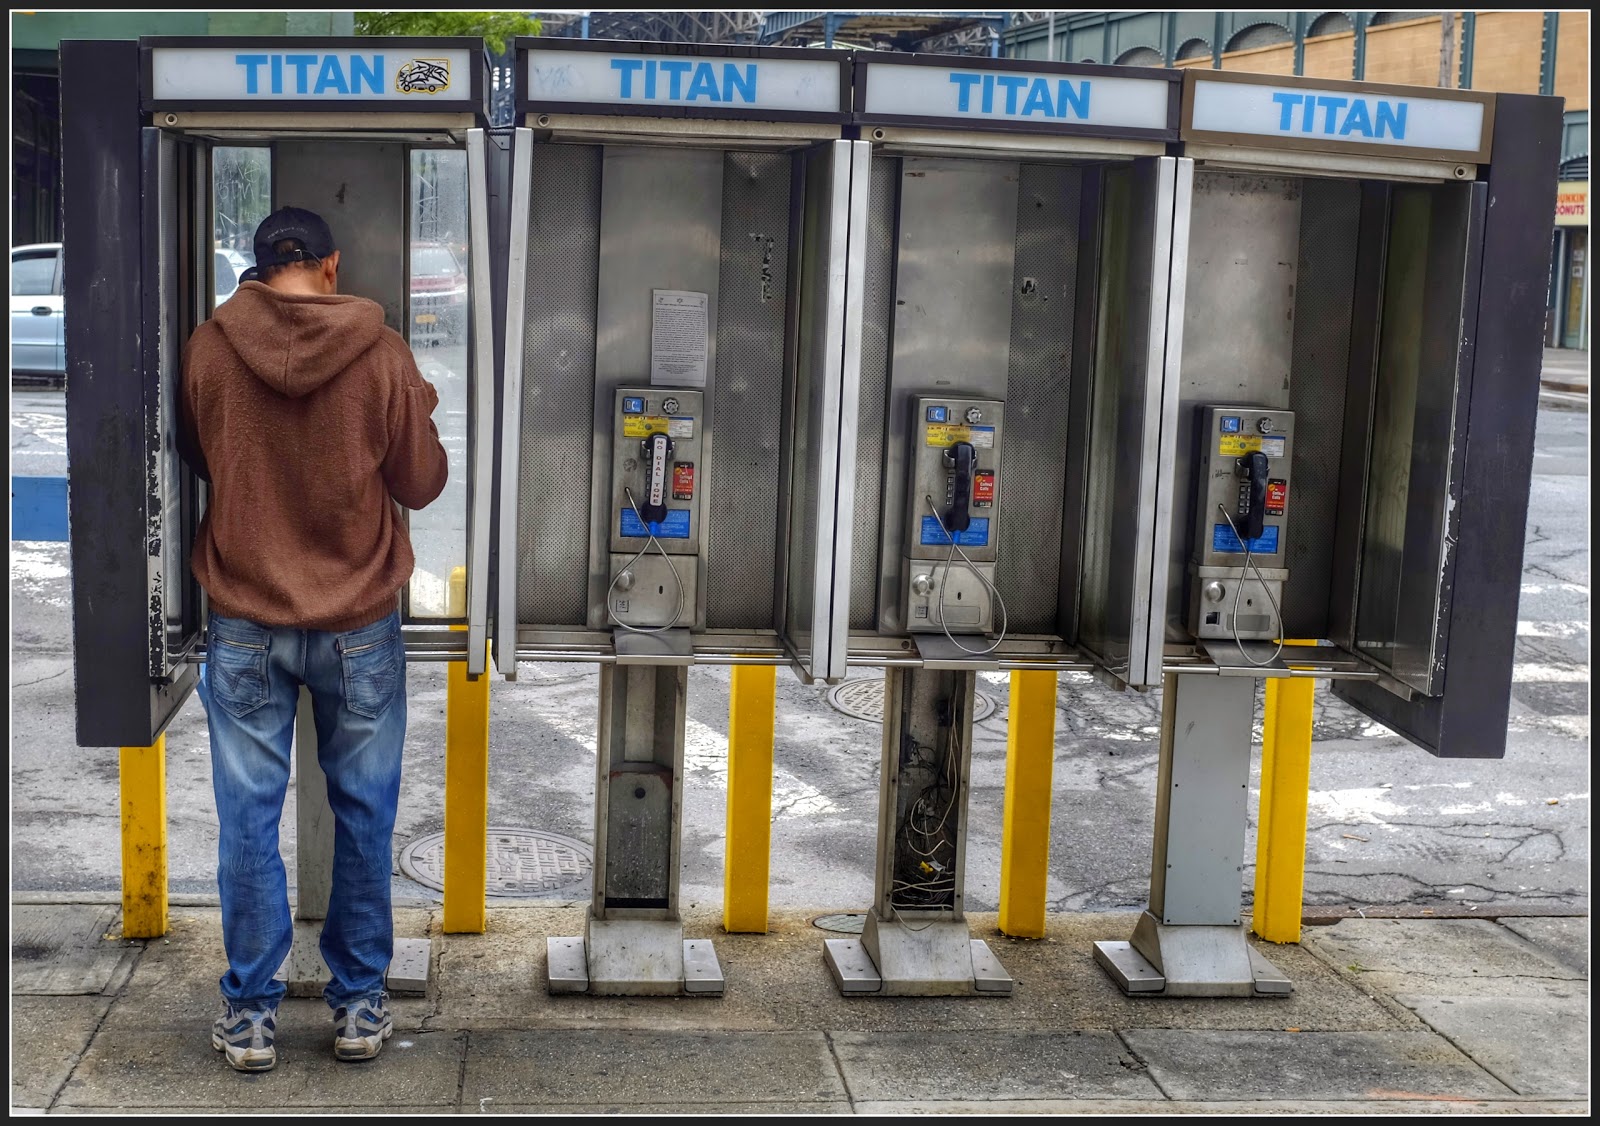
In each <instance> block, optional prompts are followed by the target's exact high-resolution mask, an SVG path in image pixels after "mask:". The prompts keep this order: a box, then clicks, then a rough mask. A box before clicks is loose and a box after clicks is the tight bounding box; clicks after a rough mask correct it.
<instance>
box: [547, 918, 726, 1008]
mask: <svg viewBox="0 0 1600 1126" xmlns="http://www.w3.org/2000/svg"><path fill="white" fill-rule="evenodd" d="M668 925H669V926H674V925H675V924H668ZM677 933H678V935H679V936H681V935H682V933H683V931H682V928H681V927H679V928H678V929H677ZM678 942H679V948H680V957H681V961H680V962H679V969H678V973H677V976H676V977H671V976H645V974H644V973H641V974H640V976H639V977H638V978H636V979H634V980H626V979H624V978H619V977H617V976H616V975H615V974H613V975H611V976H610V977H608V978H607V979H605V980H600V981H591V980H590V977H589V956H588V946H587V944H586V943H585V942H584V940H583V938H582V937H581V936H577V935H574V936H572V937H570V938H547V939H545V975H546V976H545V986H546V988H547V989H548V991H549V992H550V993H552V994H557V993H589V994H594V995H597V996H598V995H608V996H615V997H640V996H662V995H668V996H670V995H672V994H676V993H684V994H687V995H689V996H692V997H720V996H722V993H723V990H724V988H725V985H726V983H725V981H724V979H723V976H722V963H721V962H720V961H719V960H718V958H717V951H716V948H715V947H714V946H713V945H712V943H711V940H710V939H705V938H682V937H679V939H678ZM645 961H647V962H655V961H658V959H655V958H647V959H646V960H645ZM614 964H615V963H614ZM639 965H640V966H642V965H643V963H640V964H639ZM636 968H638V967H637V966H636Z"/></svg>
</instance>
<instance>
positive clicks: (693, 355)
mask: <svg viewBox="0 0 1600 1126" xmlns="http://www.w3.org/2000/svg"><path fill="white" fill-rule="evenodd" d="M650 293H651V307H650V384H651V386H653V387H654V386H662V387H704V386H705V385H706V356H707V353H708V351H709V345H708V339H709V329H710V323H709V321H710V308H711V298H710V297H709V296H708V295H707V294H704V293H690V292H689V291H687V290H682V289H653V290H651V291H650Z"/></svg>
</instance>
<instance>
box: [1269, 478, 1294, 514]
mask: <svg viewBox="0 0 1600 1126" xmlns="http://www.w3.org/2000/svg"><path fill="white" fill-rule="evenodd" d="M1288 504H1289V482H1287V481H1268V482H1267V515H1268V516H1282V515H1283V510H1284V509H1285V508H1286V507H1288Z"/></svg>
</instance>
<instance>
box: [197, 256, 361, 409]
mask: <svg viewBox="0 0 1600 1126" xmlns="http://www.w3.org/2000/svg"><path fill="white" fill-rule="evenodd" d="M212 320H214V321H215V322H216V325H217V327H218V328H219V329H221V330H222V335H223V336H224V337H226V338H227V341H228V343H229V345H231V346H232V348H233V350H234V351H235V352H237V353H238V355H239V358H240V359H241V360H243V361H244V363H245V366H246V367H248V368H249V369H250V370H251V371H252V372H253V373H255V377H256V378H257V379H259V380H261V382H263V383H265V384H266V385H267V386H268V387H270V388H272V389H273V390H274V391H276V392H278V393H279V394H280V395H287V396H288V397H289V398H291V399H297V398H299V397H300V396H302V395H307V394H310V393H311V392H312V391H315V390H316V389H317V388H318V387H321V386H322V385H323V384H324V383H326V382H328V380H330V379H332V378H333V377H334V376H336V375H338V374H339V373H340V372H341V371H343V370H344V369H345V368H347V367H349V366H350V364H351V363H352V362H353V361H354V360H355V359H356V358H357V357H359V356H360V355H362V354H363V353H364V352H366V351H367V349H369V348H371V347H372V346H373V345H374V344H376V343H377V342H378V337H379V335H380V334H381V333H382V332H383V307H382V306H381V305H379V304H378V303H377V302H376V301H370V300H368V299H367V298H365V297H355V296H351V295H349V294H333V295H330V296H327V297H323V296H318V295H309V294H305V295H302V294H298V293H280V292H279V291H278V290H276V289H273V288H272V287H271V286H269V285H266V284H265V283H263V282H255V281H249V282H245V283H244V284H242V285H241V286H239V288H238V290H237V291H236V292H235V293H234V295H233V296H232V297H230V298H229V299H228V300H227V301H226V302H225V303H223V305H222V306H221V307H220V308H218V309H217V311H216V314H215V316H213V317H212Z"/></svg>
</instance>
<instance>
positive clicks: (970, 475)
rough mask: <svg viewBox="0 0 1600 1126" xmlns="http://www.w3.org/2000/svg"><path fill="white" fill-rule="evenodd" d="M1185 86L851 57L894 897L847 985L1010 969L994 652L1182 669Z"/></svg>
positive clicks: (1110, 672) (880, 893) (862, 523)
mask: <svg viewBox="0 0 1600 1126" xmlns="http://www.w3.org/2000/svg"><path fill="white" fill-rule="evenodd" d="M1178 89H1179V86H1178V75H1176V74H1175V73H1174V72H1170V71H1159V70H1146V69H1141V68H1136V67H1111V66H1092V65H1085V66H1078V65H1068V64H1053V63H1039V62H1032V61H1028V62H1023V61H1017V60H1006V59H960V60H955V59H951V58H949V57H947V56H935V55H928V56H922V55H892V54H885V55H876V54H862V55H859V56H858V57H857V59H856V61H855V82H854V106H855V113H854V120H855V121H856V122H857V123H858V125H859V127H860V130H861V137H862V139H863V141H865V142H867V143H868V144H870V145H871V146H872V155H871V158H870V165H869V169H870V179H869V180H868V181H867V182H866V183H865V184H864V185H863V189H864V194H865V196H866V200H865V203H866V215H865V230H866V246H865V247H864V259H863V262H862V269H863V280H862V284H861V287H860V290H861V295H862V296H861V300H862V303H863V310H862V315H863V325H862V332H861V356H860V379H859V387H858V389H857V394H856V395H855V396H854V397H853V398H852V399H851V400H850V402H849V403H848V404H847V421H846V435H847V437H846V442H847V444H848V447H849V450H850V456H849V457H848V458H847V461H848V462H849V463H850V464H851V466H852V467H853V471H854V474H855V475H854V478H853V479H852V480H850V481H846V482H843V483H842V484H841V492H840V496H841V510H842V512H843V513H844V514H845V515H844V516H842V517H841V526H842V527H843V528H844V529H846V530H847V531H848V536H849V556H848V567H847V568H845V567H843V566H841V570H840V574H841V576H842V577H841V581H840V583H839V585H838V587H837V597H839V598H840V600H841V602H842V603H844V606H843V607H842V612H843V616H844V619H845V630H846V632H847V635H848V639H849V640H848V643H849V657H848V659H849V663H850V665H851V666H852V667H862V666H867V667H881V668H883V669H884V672H885V678H886V679H885V687H884V725H883V759H882V762H883V766H882V782H881V785H882V796H881V799H880V809H881V811H882V812H881V815H880V823H879V826H878V847H877V868H876V874H875V893H874V900H873V905H872V908H871V910H870V911H869V912H868V917H867V922H866V926H865V930H864V932H863V934H862V937H861V938H860V939H859V940H857V939H833V940H828V941H826V942H825V945H824V949H825V954H826V960H827V963H828V965H829V967H830V969H831V971H832V973H833V975H834V978H835V981H836V983H837V984H838V986H839V987H840V989H841V990H842V991H844V992H845V993H849V994H858V993H859V994H875V995H879V996H886V995H904V994H972V993H975V992H976V993H988V994H1008V993H1010V991H1011V988H1012V979H1011V977H1010V975H1009V974H1008V973H1007V972H1006V971H1005V969H1004V968H1003V967H1002V966H1001V965H1000V963H999V961H998V960H997V959H996V958H995V956H994V954H993V952H992V951H990V950H989V948H988V946H987V945H986V944H985V943H983V942H981V941H978V940H974V939H972V938H971V936H970V933H969V931H968V929H967V924H966V920H965V915H964V910H963V861H964V857H965V837H966V809H967V787H968V771H969V765H970V760H971V735H972V714H973V702H974V694H975V690H976V681H977V673H978V671H980V670H985V669H1008V670H1011V669H1024V670H1026V669H1040V670H1096V671H1098V672H1099V673H1100V674H1101V675H1102V676H1104V677H1106V678H1109V679H1110V680H1112V681H1113V682H1115V683H1118V684H1122V685H1131V686H1135V687H1142V686H1145V685H1149V684H1153V683H1158V682H1159V679H1160V669H1161V660H1162V654H1161V645H1160V631H1159V625H1160V622H1161V621H1162V618H1163V614H1164V605H1163V600H1164V598H1165V590H1164V588H1163V587H1162V586H1161V585H1160V584H1159V583H1157V582H1156V578H1157V576H1156V574H1155V573H1154V570H1153V567H1154V561H1155V560H1156V559H1157V558H1159V557H1162V556H1163V555H1164V552H1165V543H1164V539H1163V537H1164V535H1165V534H1166V527H1165V524H1164V523H1163V522H1161V521H1160V520H1158V519H1157V518H1156V515H1155V513H1156V509H1157V503H1158V498H1159V496H1160V495H1161V494H1160V487H1161V484H1162V482H1161V481H1160V479H1159V476H1158V472H1157V463H1156V452H1157V449H1158V445H1159V437H1160V432H1159V427H1160V422H1161V413H1160V406H1161V398H1160V396H1161V389H1162V386H1163V383H1164V378H1165V376H1164V370H1165V364H1166V352H1165V340H1166V338H1167V335H1168V332H1169V331H1170V326H1169V324H1168V281H1169V277H1170V276H1171V259H1172V256H1173V253H1174V244H1173V242H1172V229H1173V223H1174V219H1175V212H1176V208H1177V206H1178V201H1179V199H1181V198H1184V196H1183V195H1182V194H1181V189H1182V187H1183V185H1184V184H1185V183H1186V177H1187V166H1186V164H1185V163H1184V162H1182V161H1179V160H1175V159H1173V158H1172V157H1170V156H1167V155H1166V152H1167V148H1168V146H1169V144H1171V143H1172V142H1173V141H1175V140H1176V137H1177V111H1178ZM858 190H861V189H858ZM842 536H843V532H842V533H841V537H842ZM843 576H848V578H847V580H846V579H845V578H843Z"/></svg>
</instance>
